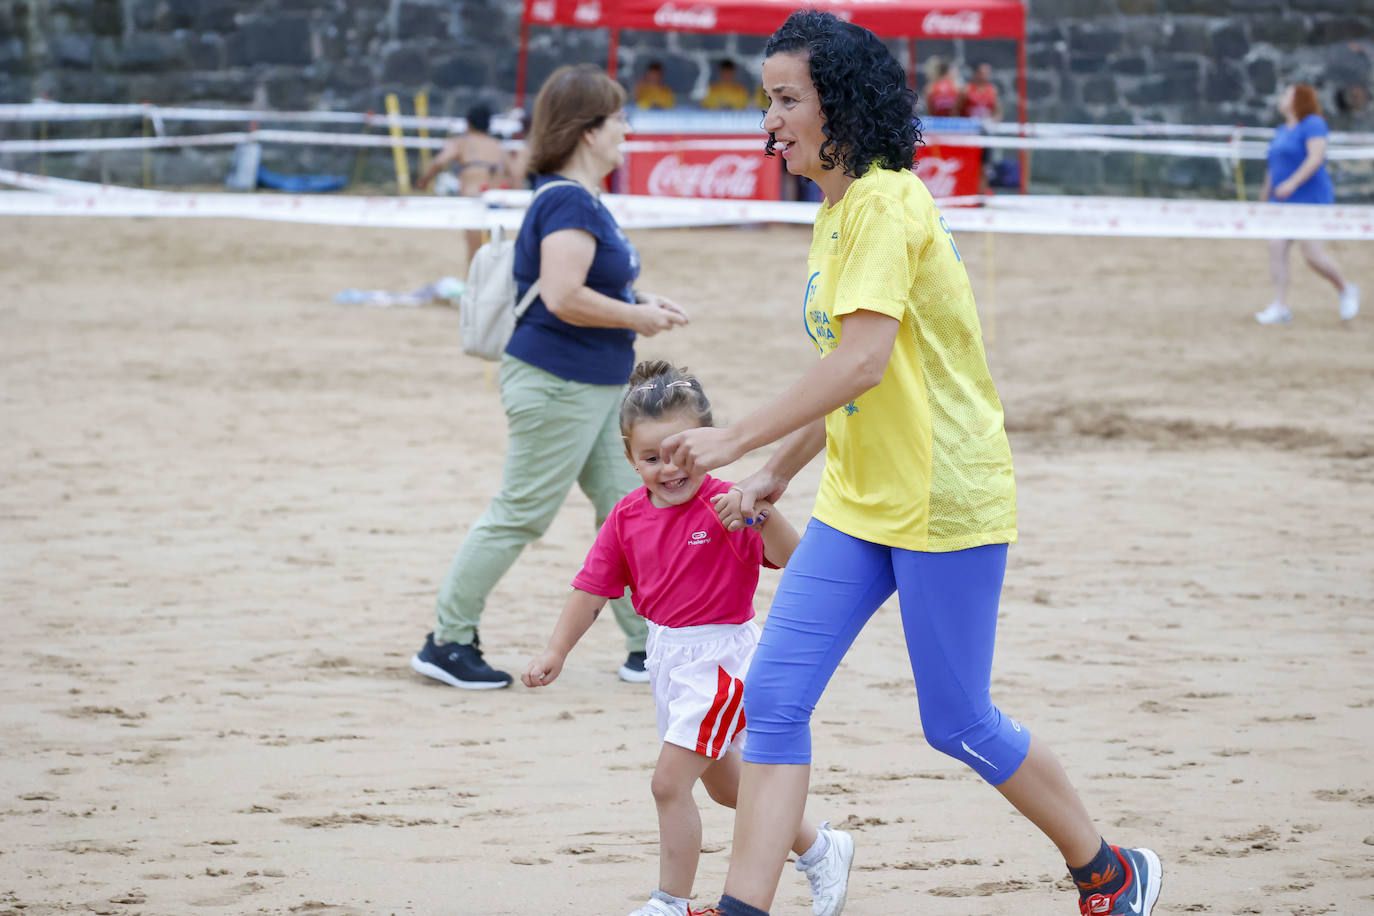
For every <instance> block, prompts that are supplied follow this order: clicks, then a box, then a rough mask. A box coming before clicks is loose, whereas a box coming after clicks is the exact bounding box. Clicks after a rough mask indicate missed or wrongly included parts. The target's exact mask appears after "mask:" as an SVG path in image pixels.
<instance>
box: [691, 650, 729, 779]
mask: <svg viewBox="0 0 1374 916" xmlns="http://www.w3.org/2000/svg"><path fill="white" fill-rule="evenodd" d="M729 699H730V675H728V674H726V673H725V669H724V668H722V667H720V666H719V665H717V666H716V697H715V699H714V700H712V702H711V709H710V711H709V712H707V713H706V715H705V716H703V717H702V719H701V727H700V728H699V729H697V753H698V754H705V755H706V756H707V757H712V756H715V755H713V754H712V753H711V736H712V735H714V734H715V732H716V723H717V722H718V721H719V720H720V711H721V710H722V709H724V708H725V704H726V702H727V701H728V700H729Z"/></svg>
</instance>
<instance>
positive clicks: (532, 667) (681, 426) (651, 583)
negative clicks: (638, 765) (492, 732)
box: [520, 361, 854, 916]
mask: <svg viewBox="0 0 1374 916" xmlns="http://www.w3.org/2000/svg"><path fill="white" fill-rule="evenodd" d="M710 425H711V404H710V402H709V401H708V400H707V399H706V394H705V392H704V391H703V390H702V388H701V383H700V382H698V381H697V380H696V379H695V378H694V377H692V376H691V375H688V374H686V373H685V371H683V370H681V369H678V368H676V367H674V366H672V365H671V364H669V363H666V362H663V361H655V362H642V363H640V364H639V365H638V366H636V367H635V371H634V374H633V375H631V376H630V391H629V393H628V394H627V395H626V396H625V401H624V404H623V405H622V406H621V409H620V432H621V436H622V437H623V438H624V440H625V457H626V458H628V459H629V460H630V463H631V464H632V465H634V468H635V470H636V471H638V472H639V476H640V479H641V480H643V481H644V486H642V487H640V488H639V489H638V490H635V491H634V492H633V493H630V494H629V495H628V496H626V497H625V498H624V499H622V500H621V501H620V502H619V503H618V504H617V505H616V507H615V508H614V509H613V510H612V511H611V514H610V516H609V517H608V518H607V519H606V521H605V522H604V523H603V524H602V525H601V530H600V532H599V533H598V534H597V536H596V543H595V544H593V545H592V549H591V551H590V552H589V553H588V554H587V559H586V562H585V563H584V564H583V566H582V570H581V571H580V572H579V573H578V574H577V576H576V577H575V578H574V579H573V583H572V585H573V592H572V594H571V595H569V596H568V600H567V603H566V604H565V605H564V607H563V613H562V615H561V616H560V617H559V618H558V623H557V624H556V625H555V626H554V631H553V636H552V637H550V639H549V644H548V646H547V648H545V649H544V651H543V652H541V653H540V654H539V655H537V656H535V657H534V658H533V659H532V660H531V661H530V663H529V664H528V665H527V666H526V667H525V671H524V673H523V674H522V675H521V678H520V679H521V680H522V681H523V682H524V684H525V686H526V687H545V686H548V685H549V684H551V683H553V681H554V680H555V679H556V678H557V677H558V675H559V674H560V673H561V672H562V670H563V665H564V663H565V662H566V660H567V657H568V653H569V652H570V651H572V648H573V646H574V645H576V644H577V641H578V640H579V639H580V638H581V637H582V635H583V634H584V633H586V632H587V630H588V629H589V628H590V627H591V625H592V622H593V621H594V620H595V619H596V616H597V614H599V613H600V612H601V608H602V607H603V606H604V605H605V604H606V602H607V601H608V600H609V599H611V598H619V597H620V596H622V595H624V594H625V589H627V588H628V589H629V590H630V595H631V599H632V601H633V603H634V608H635V611H637V612H638V613H639V614H640V615H641V616H642V617H644V618H645V619H646V620H648V621H649V642H648V647H647V648H648V652H649V657H648V663H647V665H646V667H647V669H648V671H649V680H650V684H651V686H652V688H653V694H654V707H655V710H656V712H657V721H658V735H659V739H660V741H662V746H661V749H660V751H659V756H658V764H657V766H655V768H654V776H653V782H652V788H653V795H654V802H655V804H656V805H657V807H658V827H659V838H660V840H659V842H660V845H659V884H658V888H657V889H656V890H655V891H654V892H653V894H652V895H651V896H650V898H649V901H648V903H646V904H645V905H644V906H642V907H640V908H639V909H637V910H635V911H634V913H632V914H631V916H689V913H690V910H689V901H690V897H691V895H692V882H693V880H694V879H695V878H696V871H697V860H698V857H699V854H700V850H701V816H700V814H699V813H698V811H697V806H696V801H695V800H694V799H693V797H692V787H693V786H695V785H696V783H697V780H701V783H702V785H704V786H705V787H706V791H707V793H708V794H709V795H710V796H711V798H712V799H714V800H715V801H716V802H718V803H720V804H722V805H725V806H726V807H727V808H733V807H734V806H735V798H736V797H737V795H738V793H739V777H740V768H741V763H742V761H741V756H740V750H739V748H740V745H742V744H743V740H744V726H745V722H744V706H743V694H744V676H745V674H746V672H747V671H748V670H749V662H750V661H751V660H752V659H753V656H754V647H755V646H757V645H758V640H759V627H758V624H756V623H754V603H753V599H754V590H755V589H756V588H757V587H758V582H759V567H760V566H761V565H767V566H771V567H773V568H777V567H780V566H783V565H784V564H786V562H787V560H788V558H789V557H791V555H792V550H793V549H794V548H795V547H796V546H797V542H798V540H799V538H798V535H797V532H796V529H794V528H793V527H792V526H791V525H790V524H788V522H787V520H786V519H785V518H783V517H782V516H781V514H779V513H778V512H777V511H776V510H775V509H774V508H773V507H772V506H771V505H769V504H767V503H764V502H757V503H755V506H756V507H757V506H762V507H763V508H762V509H756V510H755V512H754V517H753V518H751V519H750V520H749V526H748V527H744V528H741V529H739V530H737V531H729V530H727V529H726V527H725V525H724V524H723V523H722V522H721V521H720V518H719V516H718V514H717V506H716V503H717V502H718V501H720V500H721V499H722V498H723V497H724V496H725V495H726V494H727V493H728V492H729V491H730V489H731V487H732V486H733V485H732V484H730V483H729V482H727V481H724V480H716V479H715V478H713V477H710V476H709V475H707V474H706V472H705V471H699V472H688V471H685V470H683V469H681V468H679V467H677V466H675V465H674V464H673V463H672V462H666V461H664V460H663V459H662V458H661V457H660V454H659V452H660V447H661V446H662V443H663V440H664V439H667V438H668V437H669V436H672V435H676V434H677V433H680V432H683V431H684V430H688V429H696V428H698V427H701V426H710ZM792 851H793V852H795V853H796V854H797V855H798V857H799V858H798V859H797V870H798V871H803V872H805V873H806V877H807V880H808V881H809V882H810V884H811V895H812V904H813V910H814V912H815V913H817V914H821V916H838V914H839V913H840V911H841V910H842V909H843V907H844V901H845V893H846V891H847V888H848V882H849V867H850V865H851V864H852V862H853V860H854V841H853V839H852V838H851V837H850V836H849V834H848V833H846V832H845V831H843V830H834V829H832V828H831V827H830V825H829V823H828V822H827V823H823V824H821V825H820V826H819V827H816V826H813V825H812V824H811V823H810V822H809V821H806V820H803V821H802V823H801V828H800V829H799V830H798V831H797V834H796V839H795V840H794V841H793V844H792Z"/></svg>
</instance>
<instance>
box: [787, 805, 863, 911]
mask: <svg viewBox="0 0 1374 916" xmlns="http://www.w3.org/2000/svg"><path fill="white" fill-rule="evenodd" d="M816 832H817V833H821V834H824V835H825V838H826V839H827V840H829V843H828V844H827V846H826V848H825V855H824V856H822V857H821V860H820V861H819V862H816V863H815V864H813V865H812V866H811V867H810V868H806V867H804V866H803V865H802V864H801V862H798V863H797V871H801V872H806V880H807V881H808V882H810V884H811V912H812V913H814V914H815V916H839V914H840V913H841V912H843V911H844V899H845V896H846V895H847V894H848V893H849V869H850V866H852V865H853V864H854V838H853V837H851V836H850V835H849V834H848V833H846V832H845V831H843V830H836V829H834V828H833V827H831V826H830V822H829V821H825V822H824V823H822V824H821V825H820V826H819V827H817V828H816Z"/></svg>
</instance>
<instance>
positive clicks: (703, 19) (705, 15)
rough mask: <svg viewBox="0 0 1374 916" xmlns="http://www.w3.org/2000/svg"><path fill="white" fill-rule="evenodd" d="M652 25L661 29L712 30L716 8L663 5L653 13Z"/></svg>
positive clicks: (714, 24) (714, 23)
mask: <svg viewBox="0 0 1374 916" xmlns="http://www.w3.org/2000/svg"><path fill="white" fill-rule="evenodd" d="M654 25H656V26H658V27H659V28H662V29H714V28H715V27H716V8H715V7H713V6H676V5H674V4H672V3H665V4H663V5H662V6H660V7H659V8H658V9H657V10H655V11H654Z"/></svg>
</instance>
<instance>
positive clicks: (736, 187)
mask: <svg viewBox="0 0 1374 916" xmlns="http://www.w3.org/2000/svg"><path fill="white" fill-rule="evenodd" d="M762 162H763V159H761V158H760V157H758V156H737V155H734V154H731V153H725V154H722V155H720V156H717V157H716V158H714V159H712V160H711V161H710V162H690V163H689V162H683V161H682V160H681V159H680V158H678V154H677V153H670V154H668V155H667V156H664V157H663V158H662V159H660V160H658V162H656V163H654V167H653V170H652V171H650V172H649V193H650V194H654V195H657V196H659V197H742V198H751V197H753V196H754V192H755V190H756V189H757V188H758V184H759V165H760V164H762Z"/></svg>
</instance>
